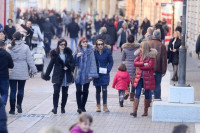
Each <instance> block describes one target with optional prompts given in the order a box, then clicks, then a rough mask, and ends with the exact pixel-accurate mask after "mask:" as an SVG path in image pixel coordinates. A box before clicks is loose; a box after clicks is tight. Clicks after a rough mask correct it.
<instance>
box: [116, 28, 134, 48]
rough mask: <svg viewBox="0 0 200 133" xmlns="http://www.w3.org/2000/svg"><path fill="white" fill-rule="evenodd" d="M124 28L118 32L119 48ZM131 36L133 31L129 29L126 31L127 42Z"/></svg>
mask: <svg viewBox="0 0 200 133" xmlns="http://www.w3.org/2000/svg"><path fill="white" fill-rule="evenodd" d="M122 31H123V28H120V29H119V31H118V32H117V35H118V39H117V43H116V45H117V47H120V42H121V34H122ZM129 35H131V31H130V30H129V29H127V30H126V42H128V36H129Z"/></svg>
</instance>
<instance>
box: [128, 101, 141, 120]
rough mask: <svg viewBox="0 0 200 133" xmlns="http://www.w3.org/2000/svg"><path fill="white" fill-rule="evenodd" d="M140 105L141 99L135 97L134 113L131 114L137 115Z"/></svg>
mask: <svg viewBox="0 0 200 133" xmlns="http://www.w3.org/2000/svg"><path fill="white" fill-rule="evenodd" d="M138 106H139V99H137V98H135V99H134V102H133V113H131V114H130V115H132V116H134V117H137V110H138Z"/></svg>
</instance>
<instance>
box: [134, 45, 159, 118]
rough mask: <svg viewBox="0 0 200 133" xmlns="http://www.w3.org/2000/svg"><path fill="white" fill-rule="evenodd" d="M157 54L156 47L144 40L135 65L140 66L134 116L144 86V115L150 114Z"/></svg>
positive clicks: (136, 82) (135, 83) (136, 85)
mask: <svg viewBox="0 0 200 133" xmlns="http://www.w3.org/2000/svg"><path fill="white" fill-rule="evenodd" d="M156 55H157V51H156V50H155V49H150V47H149V44H148V42H142V44H141V52H140V53H139V55H138V56H137V57H136V59H135V60H134V66H135V67H138V70H137V73H136V77H135V80H134V84H133V87H136V95H135V99H134V103H133V113H131V115H133V116H134V117H137V109H138V105H139V99H140V95H141V90H142V88H144V89H145V100H144V113H143V114H142V116H147V115H148V108H149V104H150V95H149V94H150V91H151V90H154V89H155V78H154V64H155V58H156Z"/></svg>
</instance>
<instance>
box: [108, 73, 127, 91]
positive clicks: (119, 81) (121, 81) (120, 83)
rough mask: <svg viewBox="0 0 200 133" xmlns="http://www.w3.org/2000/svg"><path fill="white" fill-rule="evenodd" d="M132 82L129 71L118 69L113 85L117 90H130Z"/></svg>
mask: <svg viewBox="0 0 200 133" xmlns="http://www.w3.org/2000/svg"><path fill="white" fill-rule="evenodd" d="M130 82H131V79H130V76H129V74H128V72H127V71H117V73H116V75H115V77H114V80H113V85H112V87H113V88H116V89H117V90H128V85H129V84H130Z"/></svg>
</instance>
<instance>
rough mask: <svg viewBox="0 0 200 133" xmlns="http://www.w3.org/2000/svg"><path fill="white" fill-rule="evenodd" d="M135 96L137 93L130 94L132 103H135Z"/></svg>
mask: <svg viewBox="0 0 200 133" xmlns="http://www.w3.org/2000/svg"><path fill="white" fill-rule="evenodd" d="M134 96H135V93H132V92H131V93H130V101H133V100H134Z"/></svg>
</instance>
